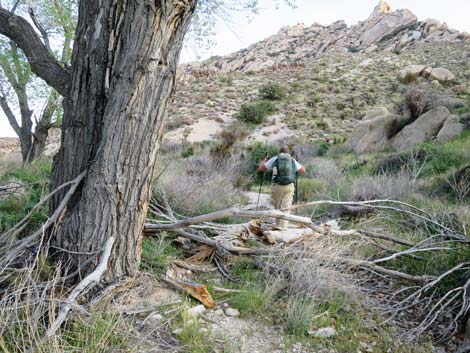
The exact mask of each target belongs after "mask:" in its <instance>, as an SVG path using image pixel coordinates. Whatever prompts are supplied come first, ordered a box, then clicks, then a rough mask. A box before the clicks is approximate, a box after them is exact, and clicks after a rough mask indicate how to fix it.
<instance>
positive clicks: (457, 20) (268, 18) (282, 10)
mask: <svg viewBox="0 0 470 353" xmlns="http://www.w3.org/2000/svg"><path fill="white" fill-rule="evenodd" d="M378 2H379V1H378V0H328V1H325V0H297V8H295V9H292V8H290V7H288V6H286V5H281V6H280V7H279V9H277V10H276V9H275V8H274V7H273V5H272V1H271V0H260V3H261V7H262V9H261V11H260V14H259V15H258V16H256V17H254V18H252V19H251V20H250V21H248V19H247V14H243V13H236V14H234V15H233V17H232V18H231V20H230V23H229V24H227V23H225V21H222V20H220V21H219V22H218V24H217V26H216V28H215V31H216V36H215V38H214V39H215V41H216V45H214V46H213V47H212V48H211V50H210V51H208V52H201V51H198V50H194V49H190V48H185V49H184V50H183V53H182V57H181V60H182V61H183V62H187V61H192V60H196V59H197V58H198V57H200V58H203V59H204V58H207V57H209V56H212V55H225V54H229V53H231V52H234V51H237V50H239V49H242V48H245V47H247V46H248V45H250V44H251V43H254V42H257V41H259V40H262V39H264V38H266V37H268V36H270V35H272V34H275V33H276V32H277V31H278V30H279V29H280V28H281V27H282V26H292V25H295V24H297V23H299V22H302V23H304V24H305V25H307V26H308V25H311V24H312V23H314V22H318V23H321V24H323V25H327V24H330V23H331V22H334V21H336V20H340V19H341V20H345V21H346V23H347V24H348V25H352V24H356V23H357V22H358V21H361V20H364V19H366V18H367V17H368V16H369V14H370V13H371V12H372V10H373V8H374V7H375V5H377V3H378ZM388 3H389V4H390V6H391V7H392V10H395V9H400V8H408V9H410V10H411V11H412V12H413V13H414V14H415V15H416V16H418V19H420V20H424V19H426V18H428V17H432V18H437V19H439V20H440V21H443V22H446V23H447V24H448V25H449V26H450V27H451V28H454V29H458V30H460V31H467V32H470V20H469V14H470V0H446V1H442V0H389V1H388ZM3 136H15V134H14V132H13V130H12V129H11V128H10V126H9V125H8V122H7V120H6V117H5V116H4V115H3V112H1V110H0V137H3Z"/></svg>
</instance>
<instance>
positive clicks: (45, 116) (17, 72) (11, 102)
mask: <svg viewBox="0 0 470 353" xmlns="http://www.w3.org/2000/svg"><path fill="white" fill-rule="evenodd" d="M7 5H10V6H9V8H13V7H14V8H15V12H16V13H20V14H23V15H24V16H25V17H27V18H28V21H29V22H30V23H31V24H32V25H33V26H34V27H35V29H36V31H37V32H38V34H39V35H40V36H41V39H42V42H43V43H44V46H45V47H46V48H47V50H48V51H49V52H50V53H51V54H53V55H54V56H55V57H56V58H58V60H59V61H60V63H61V65H63V66H65V65H67V64H68V63H69V61H70V56H71V43H72V40H73V35H74V33H75V23H76V16H75V15H76V6H75V3H74V1H73V0H54V1H44V0H41V1H36V2H35V3H34V4H33V3H32V2H29V3H28V6H25V5H24V4H18V3H17V2H13V1H8V3H6V2H4V6H7ZM55 47H56V48H57V49H55ZM54 49H55V50H54ZM0 74H1V77H0V107H1V108H2V110H3V112H4V114H5V116H6V117H7V119H8V122H9V123H10V126H11V127H12V128H13V130H14V131H15V133H16V134H17V135H18V137H19V140H20V146H21V154H22V159H23V163H29V162H31V161H33V160H34V159H36V158H38V157H39V156H40V155H41V154H42V151H43V149H44V147H45V144H46V139H47V136H48V134H49V129H50V128H51V127H52V126H53V125H54V123H57V122H58V120H59V119H58V116H60V113H61V111H60V104H59V102H60V95H59V94H58V92H57V91H56V90H55V89H51V88H50V87H48V86H47V85H45V84H44V83H43V81H42V80H40V79H38V78H37V77H36V76H35V75H34V74H33V73H32V72H31V67H30V65H29V63H28V61H27V60H26V57H25V56H24V54H23V52H22V51H21V50H20V49H19V48H18V46H17V44H16V43H15V42H14V41H10V40H9V39H8V38H4V37H2V38H0ZM32 102H33V103H35V102H36V103H37V102H43V103H44V104H43V107H42V109H40V111H38V112H36V114H35V112H34V110H33V109H32V108H31V105H32V104H31V103H32ZM17 113H19V119H18V118H17V115H18V114H17Z"/></svg>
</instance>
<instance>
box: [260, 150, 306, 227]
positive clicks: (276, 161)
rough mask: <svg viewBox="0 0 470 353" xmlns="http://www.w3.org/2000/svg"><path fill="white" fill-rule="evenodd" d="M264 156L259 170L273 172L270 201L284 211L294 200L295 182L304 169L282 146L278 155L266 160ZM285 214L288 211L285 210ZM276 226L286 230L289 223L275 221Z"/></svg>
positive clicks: (276, 207) (279, 220)
mask: <svg viewBox="0 0 470 353" xmlns="http://www.w3.org/2000/svg"><path fill="white" fill-rule="evenodd" d="M268 158H269V157H268V156H266V157H265V158H264V159H263V160H262V161H261V163H260V165H259V170H260V171H261V172H265V171H266V170H272V171H273V177H272V180H271V201H272V203H273V206H274V208H275V209H277V210H285V209H286V208H289V207H291V206H292V200H293V198H294V191H295V185H294V183H295V180H296V178H297V173H298V174H303V173H305V167H304V166H303V165H301V164H300V163H299V162H297V161H296V160H295V159H294V158H292V156H291V155H290V153H289V148H288V147H287V146H282V147H281V148H280V150H279V154H278V155H277V156H275V157H272V158H271V159H269V160H268ZM285 212H286V213H289V212H290V211H288V210H286V211H285ZM276 225H277V226H278V227H279V228H281V229H287V227H288V225H289V221H287V220H281V219H276Z"/></svg>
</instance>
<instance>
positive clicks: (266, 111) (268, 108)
mask: <svg viewBox="0 0 470 353" xmlns="http://www.w3.org/2000/svg"><path fill="white" fill-rule="evenodd" d="M275 111H276V106H275V105H274V103H272V102H270V101H258V102H254V103H249V104H242V106H241V107H240V110H239V112H238V113H236V114H235V115H234V117H235V119H237V120H239V121H242V122H244V123H247V124H261V123H263V122H264V118H265V117H266V116H268V115H270V114H272V113H274V112H275Z"/></svg>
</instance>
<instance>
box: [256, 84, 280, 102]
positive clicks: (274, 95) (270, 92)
mask: <svg viewBox="0 0 470 353" xmlns="http://www.w3.org/2000/svg"><path fill="white" fill-rule="evenodd" d="M258 93H259V96H260V97H261V99H267V100H271V101H277V100H281V99H283V98H285V96H286V91H285V89H284V87H282V86H281V85H278V84H277V83H273V82H270V83H266V84H264V85H262V86H261V87H260V88H259V92H258Z"/></svg>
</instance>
